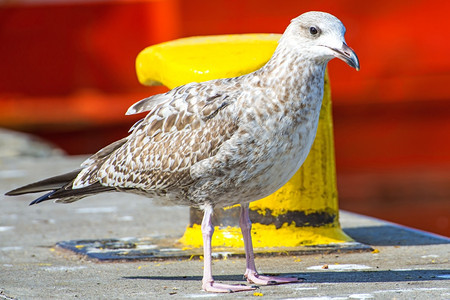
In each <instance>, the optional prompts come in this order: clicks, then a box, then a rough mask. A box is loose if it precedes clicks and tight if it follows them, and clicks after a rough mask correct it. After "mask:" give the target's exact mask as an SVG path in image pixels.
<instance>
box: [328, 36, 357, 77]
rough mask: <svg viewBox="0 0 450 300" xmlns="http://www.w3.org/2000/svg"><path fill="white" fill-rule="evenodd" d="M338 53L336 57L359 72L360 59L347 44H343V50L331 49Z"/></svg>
mask: <svg viewBox="0 0 450 300" xmlns="http://www.w3.org/2000/svg"><path fill="white" fill-rule="evenodd" d="M330 49H331V50H333V51H334V52H335V53H336V57H337V58H339V59H342V60H343V61H345V62H346V63H347V64H348V65H349V66H350V67H352V68H355V69H356V71H359V59H358V56H356V53H355V51H353V49H352V48H350V47H349V46H347V44H346V43H342V46H341V48H330Z"/></svg>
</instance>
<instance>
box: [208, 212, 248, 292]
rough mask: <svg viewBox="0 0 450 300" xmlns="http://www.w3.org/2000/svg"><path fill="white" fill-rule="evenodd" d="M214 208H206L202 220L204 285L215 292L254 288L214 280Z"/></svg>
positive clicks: (209, 290)
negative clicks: (212, 258) (212, 247)
mask: <svg viewBox="0 0 450 300" xmlns="http://www.w3.org/2000/svg"><path fill="white" fill-rule="evenodd" d="M212 213H213V209H212V207H211V206H207V207H206V208H205V212H204V215H203V220H202V235H203V257H204V258H203V262H204V268H203V280H202V287H203V289H204V290H205V291H207V292H214V293H232V292H240V291H250V290H254V289H255V288H254V287H251V286H246V285H231V284H223V283H216V282H214V278H213V277H212V265H211V238H212V235H213V233H214V226H213V225H212V222H211V217H212Z"/></svg>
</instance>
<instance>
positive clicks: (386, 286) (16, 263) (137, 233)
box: [0, 155, 450, 299]
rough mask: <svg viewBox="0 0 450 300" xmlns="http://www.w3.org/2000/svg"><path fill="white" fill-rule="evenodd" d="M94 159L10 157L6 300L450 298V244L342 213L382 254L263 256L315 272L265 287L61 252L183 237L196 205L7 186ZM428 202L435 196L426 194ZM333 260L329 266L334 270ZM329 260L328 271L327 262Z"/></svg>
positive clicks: (238, 266) (1, 185) (221, 275)
mask: <svg viewBox="0 0 450 300" xmlns="http://www.w3.org/2000/svg"><path fill="white" fill-rule="evenodd" d="M83 159H84V157H64V156H49V157H40V158H36V157H32V156H11V155H8V156H3V157H2V156H0V194H1V196H0V299H16V298H17V299H49V298H55V299H67V298H82V299H164V298H170V297H172V298H200V297H201V298H221V299H222V298H223V299H235V298H245V297H255V296H257V295H261V294H262V295H263V297H265V298H267V299H269V298H271V299H272V298H273V299H291V298H295V299H372V298H373V299H450V284H449V283H450V263H449V256H450V255H449V252H450V244H449V243H450V241H449V240H448V239H445V238H440V237H438V236H433V235H430V234H426V233H422V232H419V231H414V230H410V229H406V228H402V227H398V226H396V225H393V224H390V223H386V222H383V221H379V220H374V219H371V218H367V217H364V216H359V215H354V214H351V213H347V212H342V214H341V223H342V226H343V228H344V229H345V231H346V232H347V233H348V234H349V235H350V236H352V237H353V238H355V239H356V240H358V241H360V242H363V243H367V244H370V245H372V247H373V248H375V249H376V251H375V252H374V253H371V252H366V253H347V254H314V255H305V256H302V257H292V256H277V257H264V258H263V257H260V258H257V259H256V263H257V265H258V268H259V270H260V272H262V273H281V274H292V275H298V276H300V277H303V278H305V282H304V283H300V284H289V285H280V286H270V287H269V286H266V287H261V288H260V289H259V290H257V291H256V292H257V293H260V294H254V293H253V292H243V293H236V294H229V295H214V294H207V293H205V292H202V291H201V290H200V286H201V284H200V280H201V276H202V261H199V260H183V261H160V262H127V263H95V262H92V261H88V260H83V259H81V258H79V257H77V256H75V255H73V254H71V253H67V252H61V251H58V250H55V249H54V244H55V243H56V242H57V241H61V240H71V239H99V238H107V237H129V236H134V237H144V236H154V235H167V236H180V235H181V234H182V233H183V232H184V229H185V226H186V225H187V223H188V208H185V207H158V206H156V205H154V203H153V202H152V201H151V200H149V199H145V198H140V197H134V196H130V195H123V194H104V195H99V196H95V197H91V198H87V199H84V200H81V201H79V202H76V203H73V204H70V205H62V204H53V203H43V204H40V205H35V206H31V207H29V206H28V203H29V202H30V201H31V200H33V199H34V198H33V196H29V195H26V196H20V197H5V196H3V194H4V192H6V191H7V190H10V189H12V188H14V187H17V186H20V185H22V184H25V183H29V182H31V181H33V180H37V179H41V178H43V177H46V176H51V175H55V174H57V173H61V172H65V171H69V170H72V169H73V168H76V167H77V166H78V165H79V163H80V162H81V161H82V160H83ZM425 200H426V199H425ZM244 264H245V261H244V259H240V258H231V259H226V260H216V261H215V262H214V265H213V272H214V274H215V278H216V280H217V281H225V282H231V283H243V281H242V273H243V271H244V267H245V265H244ZM326 265H327V266H328V268H326ZM324 266H325V267H324Z"/></svg>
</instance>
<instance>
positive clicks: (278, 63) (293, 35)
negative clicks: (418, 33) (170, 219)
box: [7, 11, 359, 293]
mask: <svg viewBox="0 0 450 300" xmlns="http://www.w3.org/2000/svg"><path fill="white" fill-rule="evenodd" d="M344 34H345V27H344V25H343V24H342V23H341V21H340V20H339V19H337V18H336V17H334V16H332V15H330V14H328V13H324V12H315V11H312V12H307V13H304V14H302V15H300V16H299V17H297V18H295V19H293V20H292V21H291V23H290V24H289V26H288V27H287V29H286V31H285V32H284V34H283V35H282V37H281V38H280V40H279V43H278V46H277V48H276V50H275V52H274V54H273V56H272V57H271V59H270V60H269V61H268V62H267V63H266V65H264V66H263V67H262V68H260V69H259V70H256V71H254V72H253V73H250V74H246V75H242V76H239V77H235V78H226V79H217V80H211V81H206V82H199V83H197V82H195V83H189V84H186V85H182V86H179V87H176V88H174V89H172V90H170V91H168V92H166V93H164V94H158V95H153V96H151V97H148V98H145V99H143V100H141V101H139V102H137V103H135V104H134V105H132V106H131V107H130V108H129V109H128V111H127V114H128V115H131V114H138V113H142V112H147V115H146V116H145V117H144V118H143V119H142V120H140V121H138V122H137V123H136V124H134V125H133V127H132V128H131V129H130V132H129V135H128V136H127V137H125V138H123V139H121V140H118V141H116V142H114V143H112V144H110V145H108V146H106V147H105V148H103V149H101V150H100V151H98V152H97V153H96V154H94V155H92V156H91V157H89V158H88V159H87V160H86V161H84V162H83V163H82V164H81V168H80V169H78V170H75V171H73V172H70V173H67V174H63V175H60V176H55V177H52V178H48V179H45V180H42V181H39V182H36V183H32V184H29V185H27V186H24V187H21V188H18V189H15V190H13V191H10V192H8V193H7V195H20V194H26V193H35V192H43V191H46V192H47V193H46V194H44V195H43V196H41V197H39V198H37V199H36V200H34V201H33V202H31V203H30V205H32V204H37V203H40V202H43V201H46V200H54V201H55V202H62V203H70V202H74V201H77V200H79V199H81V198H84V197H86V196H91V195H94V194H98V193H102V192H126V193H134V194H139V195H143V196H146V197H149V198H154V199H158V200H160V201H162V203H166V204H175V205H188V206H191V207H196V208H199V209H201V210H203V212H204V216H203V220H202V224H201V230H202V236H203V248H204V271H203V279H202V288H203V289H204V290H205V291H208V292H218V293H221V292H237V291H248V290H253V289H255V288H256V287H255V286H254V285H272V284H283V283H292V282H299V281H300V279H298V278H294V277H276V276H266V275H262V274H259V273H258V272H257V270H256V266H255V262H254V253H253V246H252V240H251V221H250V219H249V206H248V204H249V203H250V202H252V201H256V200H259V199H261V198H264V197H266V196H268V195H270V194H272V193H273V192H275V191H276V190H278V189H279V188H280V187H282V186H283V185H284V184H285V183H286V182H287V181H288V180H289V179H290V178H291V177H292V176H293V175H294V173H295V172H296V171H297V170H298V169H299V168H300V166H301V165H302V164H303V162H304V161H305V159H306V157H307V155H308V153H309V151H310V148H311V145H312V143H313V141H314V138H315V135H316V131H317V124H318V120H319V113H320V108H321V103H322V97H323V88H324V75H325V68H326V65H327V63H328V62H329V61H330V60H331V59H333V58H339V59H341V60H343V61H344V62H346V63H347V64H348V65H349V66H351V67H353V68H355V69H356V70H359V60H358V57H357V56H356V54H355V52H354V51H353V50H352V49H351V48H350V47H348V46H347V44H346V42H345V39H344ZM236 204H240V206H241V210H240V221H239V224H240V227H241V230H242V235H243V240H244V245H245V253H246V270H245V273H244V276H245V278H246V279H247V281H248V282H249V283H251V284H254V285H250V286H249V285H230V284H224V283H218V282H215V281H214V279H213V276H212V266H211V251H212V250H211V238H212V235H213V232H214V227H213V225H212V222H211V217H212V214H213V209H214V208H215V207H225V206H230V205H236Z"/></svg>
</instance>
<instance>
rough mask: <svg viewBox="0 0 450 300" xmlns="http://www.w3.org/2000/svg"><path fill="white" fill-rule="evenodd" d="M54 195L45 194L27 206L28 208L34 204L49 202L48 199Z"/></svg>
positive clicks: (51, 193)
mask: <svg viewBox="0 0 450 300" xmlns="http://www.w3.org/2000/svg"><path fill="white" fill-rule="evenodd" d="M54 193H55V191H53V192H50V193H47V194H45V195H43V196H41V197H39V198H37V199H35V200H33V201H31V202H30V204H29V206H31V205H34V204H38V203H41V202H43V201H47V200H50V197H51V196H52V195H53V194H54Z"/></svg>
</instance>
